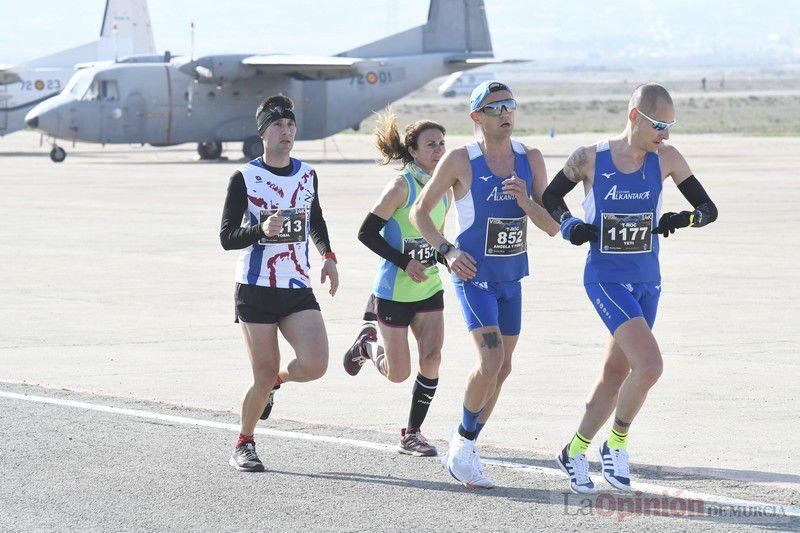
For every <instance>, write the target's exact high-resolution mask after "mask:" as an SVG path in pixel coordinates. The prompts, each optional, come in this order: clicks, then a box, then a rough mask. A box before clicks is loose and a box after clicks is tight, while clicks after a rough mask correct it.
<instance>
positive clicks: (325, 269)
mask: <svg viewBox="0 0 800 533" xmlns="http://www.w3.org/2000/svg"><path fill="white" fill-rule="evenodd" d="M325 278H330V279H331V288H330V289H329V290H328V293H330V295H331V296H335V295H336V291H337V290H338V289H339V271H338V270H336V261H334V260H333V259H326V260H325V262H324V263H322V272H321V275H320V279H319V281H320V283H322V284H324V283H325Z"/></svg>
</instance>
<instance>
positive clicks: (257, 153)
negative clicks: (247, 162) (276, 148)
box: [242, 135, 264, 159]
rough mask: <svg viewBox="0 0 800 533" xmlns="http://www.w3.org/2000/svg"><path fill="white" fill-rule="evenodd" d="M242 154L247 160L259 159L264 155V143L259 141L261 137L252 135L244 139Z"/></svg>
mask: <svg viewBox="0 0 800 533" xmlns="http://www.w3.org/2000/svg"><path fill="white" fill-rule="evenodd" d="M242 153H244V156H245V157H246V158H247V159H255V158H257V157H261V156H262V155H263V154H264V143H263V142H262V141H261V137H259V136H258V135H253V136H251V137H248V138H247V139H245V140H244V142H243V143H242Z"/></svg>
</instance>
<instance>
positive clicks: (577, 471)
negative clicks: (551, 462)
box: [556, 444, 594, 494]
mask: <svg viewBox="0 0 800 533" xmlns="http://www.w3.org/2000/svg"><path fill="white" fill-rule="evenodd" d="M568 451H569V444H567V445H566V446H564V449H563V450H561V453H560V454H558V455H556V463H558V467H559V468H560V469H561V470H563V471H564V473H565V474H567V475H568V476H569V490H571V491H572V492H574V493H575V494H592V493H593V492H594V482H593V481H592V478H590V477H589V461H588V460H587V459H586V454H584V453H581V454H578V455H576V456H575V457H570V456H569V453H567V452H568Z"/></svg>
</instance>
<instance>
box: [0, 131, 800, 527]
mask: <svg viewBox="0 0 800 533" xmlns="http://www.w3.org/2000/svg"><path fill="white" fill-rule="evenodd" d="M597 139H598V136H597V135H596V134H584V135H569V136H560V137H556V138H555V139H549V138H544V137H535V138H523V140H524V141H526V142H528V143H529V144H532V145H534V146H537V147H539V148H541V149H542V151H543V152H544V154H545V157H546V162H547V166H548V170H549V173H550V175H551V176H552V175H553V174H554V173H555V171H556V170H557V169H558V168H560V166H561V165H562V164H563V162H564V160H565V159H566V157H567V156H568V154H569V153H570V152H571V151H572V149H573V148H574V147H575V146H577V145H579V144H588V143H591V142H594V141H596V140H597ZM465 140H466V139H464V138H453V137H450V138H448V143H449V145H450V146H455V145H457V144H459V143H462V142H464V141H465ZM370 141H371V139H370V138H369V137H367V136H360V135H340V136H337V137H335V138H334V140H333V141H328V142H327V143H324V144H323V143H322V142H302V143H298V146H297V150H296V155H297V156H299V157H303V158H307V159H309V160H311V161H313V162H314V164H315V166H316V167H317V169H318V172H319V176H320V190H321V199H322V206H323V209H324V211H325V216H326V219H327V222H328V227H329V230H330V232H331V238H332V241H333V246H334V249H335V251H336V253H337V255H338V257H339V271H340V276H341V281H342V286H341V289H340V293H339V294H338V295H337V296H336V297H335V298H330V297H329V296H328V295H327V293H326V292H325V291H322V290H317V297H318V299H319V301H320V304H321V306H322V309H323V314H324V317H325V320H326V325H327V328H328V333H329V338H330V345H331V360H330V366H329V370H328V373H327V374H326V376H325V377H324V378H323V379H322V380H320V381H318V382H314V383H311V384H304V385H295V384H288V385H286V386H284V387H282V388H281V390H280V392H279V393H278V396H277V400H276V402H277V403H276V406H275V410H274V412H273V419H271V420H270V423H269V424H266V425H264V427H265V428H274V429H278V430H283V431H288V432H290V433H296V434H299V433H304V432H306V433H310V434H320V435H330V436H334V437H336V438H348V439H353V440H356V441H359V442H366V443H374V444H378V445H380V444H382V445H388V446H393V445H394V444H395V443H396V439H397V434H398V431H399V427H400V426H401V425H402V424H403V423H404V422H405V418H406V415H407V405H408V401H409V392H410V383H405V384H401V385H392V384H390V383H388V382H386V381H385V380H384V379H382V378H381V377H380V376H378V375H377V373H376V372H374V369H372V368H365V369H364V371H363V372H362V373H361V374H359V375H358V376H357V377H355V378H351V377H350V376H348V375H346V374H345V373H344V371H343V370H342V368H341V354H342V353H343V352H344V350H346V349H347V347H348V346H349V345H350V343H351V342H352V338H353V335H354V334H355V330H356V329H357V327H358V325H359V324H360V321H359V318H360V314H361V311H362V308H363V305H364V302H365V300H366V298H367V296H368V294H369V287H370V284H371V279H372V275H373V273H374V269H375V266H376V265H377V259H376V258H375V257H374V256H373V255H371V253H369V252H368V251H367V250H366V249H365V248H363V246H362V245H361V244H360V243H358V241H357V240H356V239H355V233H356V230H357V228H358V226H359V224H360V222H361V220H362V219H363V217H364V215H365V213H366V212H367V210H368V209H369V208H370V206H371V205H372V202H373V201H374V199H375V198H376V197H377V195H378V193H379V192H380V190H381V189H382V188H383V185H384V184H385V182H386V180H388V179H389V178H390V177H391V176H392V175H393V174H394V172H395V171H394V170H393V169H392V168H380V167H377V166H376V165H375V164H374V163H373V160H374V157H375V153H374V150H373V149H372V148H371V146H370ZM673 142H674V144H675V145H676V146H678V147H679V148H680V149H681V151H682V152H683V153H684V155H685V156H686V157H687V159H688V161H689V163H690V165H691V166H692V169H693V171H694V173H695V174H696V175H697V176H698V177H699V178H700V179H701V181H702V182H703V183H704V184H705V185H706V188H707V189H708V190H709V192H710V194H711V196H712V198H714V200H715V202H716V203H717V205H718V207H719V210H720V219H719V221H718V222H716V223H715V224H713V225H711V226H709V227H706V228H702V229H699V230H692V229H689V230H682V231H679V232H678V233H676V234H675V235H673V236H672V237H670V239H669V240H668V241H667V242H666V243H664V244H663V245H662V253H661V260H662V274H663V277H664V283H663V285H664V292H663V296H662V298H661V305H660V310H659V317H658V320H657V324H656V328H655V333H656V337H657V338H658V340H659V343H660V346H661V349H662V352H663V353H664V358H665V372H664V375H663V377H662V378H661V381H660V382H659V383H658V384H657V385H656V387H655V388H654V390H653V391H652V392H651V394H650V397H649V398H648V401H647V403H646V404H645V407H644V408H643V410H642V412H641V413H640V415H639V416H638V417H637V419H636V422H635V424H634V426H633V427H632V433H631V445H630V451H631V455H632V466H633V473H634V476H635V477H636V479H638V480H639V481H640V482H641V483H643V484H645V485H647V486H655V487H659V488H661V487H667V488H670V490H676V491H680V490H684V491H694V493H700V494H703V495H706V496H713V498H712V499H716V500H724V501H728V500H725V499H726V498H728V499H730V498H734V499H740V500H747V501H750V502H757V503H760V504H765V505H766V504H775V505H782V506H784V507H785V510H786V509H788V511H786V513H788V514H787V515H786V516H784V517H771V518H768V519H764V520H761V521H757V520H756V521H754V520H751V519H750V518H748V517H746V516H741V513H740V516H726V517H720V516H717V517H691V518H689V517H686V516H677V517H653V516H643V515H641V514H636V513H634V516H630V517H628V516H626V517H623V519H622V520H621V521H620V520H619V519H618V518H619V517H618V516H617V515H615V514H613V513H612V515H609V516H601V515H600V514H598V513H595V515H588V516H583V515H580V516H579V515H576V514H575V513H572V511H574V510H576V509H580V508H581V506H580V504H579V503H574V502H568V504H567V505H565V504H564V493H563V491H564V489H566V479H565V478H561V477H559V476H557V475H554V474H553V473H552V472H550V473H547V472H545V471H539V470H535V469H525V468H520V467H518V466H513V465H532V466H536V467H541V468H546V469H550V470H551V471H552V469H553V466H554V465H553V463H552V461H551V459H550V458H551V456H552V455H554V454H555V453H556V452H557V451H558V450H559V449H560V448H561V447H562V446H563V445H564V443H565V442H566V440H567V439H568V438H570V436H571V435H572V433H573V432H574V431H575V427H576V424H577V422H578V420H579V417H580V415H581V412H582V409H583V401H584V399H585V397H586V394H587V393H588V391H589V389H590V387H591V386H592V384H593V382H594V379H595V378H596V375H597V372H598V370H599V364H600V357H601V353H602V343H603V340H604V335H605V333H604V328H603V326H602V323H601V322H600V320H599V318H598V317H597V316H596V315H595V314H594V311H593V310H592V308H591V307H590V305H589V303H588V302H587V301H586V297H585V294H584V291H583V287H582V286H581V273H582V268H583V262H584V259H585V250H580V249H577V248H575V247H572V246H570V245H569V244H568V243H566V242H564V241H563V240H561V239H560V238H558V239H557V238H553V239H551V238H548V237H547V236H545V235H544V234H540V233H536V234H531V235H530V237H529V251H530V257H531V265H532V271H533V276H531V277H529V278H527V279H526V280H525V281H524V283H523V287H524V298H525V299H524V308H523V313H524V315H523V316H524V329H523V333H522V338H521V341H520V344H519V348H518V349H517V353H516V354H515V361H514V371H513V373H512V375H511V377H510V378H509V381H507V383H506V385H505V387H504V390H503V395H502V396H501V399H500V401H499V403H498V405H497V408H496V410H495V415H494V416H493V418H492V419H491V420H490V422H489V424H488V425H487V427H486V429H485V430H484V432H483V433H482V434H481V442H482V446H483V447H485V451H484V452H483V453H484V455H485V456H487V457H491V458H494V459H497V460H498V461H506V462H509V463H513V464H512V465H511V466H508V465H506V466H503V465H500V464H493V465H490V467H489V468H490V472H491V475H492V477H493V478H494V479H495V482H496V483H498V485H500V486H501V488H498V489H496V490H494V491H490V492H487V493H478V494H475V493H470V492H468V491H465V490H464V489H462V488H460V487H458V486H457V485H455V484H454V482H453V481H452V479H451V478H450V477H449V476H448V475H447V474H446V473H445V471H444V470H443V469H442V467H441V465H439V464H438V463H437V462H436V461H433V460H414V459H411V458H407V457H401V456H398V455H396V454H394V453H393V452H387V451H386V450H383V451H381V450H380V449H378V450H374V449H372V448H369V447H367V448H364V447H361V445H358V446H356V445H353V444H352V443H351V444H342V443H338V441H331V442H327V441H314V440H299V439H292V438H287V437H286V436H281V435H280V434H272V435H270V434H265V435H263V436H260V437H259V448H260V449H261V450H264V449H266V456H267V457H268V468H269V470H270V472H268V473H267V474H265V475H262V476H246V475H245V476H242V475H239V474H237V473H236V472H233V471H232V470H231V469H230V468H229V467H228V466H227V458H228V455H229V453H230V447H231V445H232V439H233V436H234V432H233V430H231V429H230V428H228V429H225V428H218V427H211V428H209V427H205V426H196V425H191V424H184V423H182V422H181V423H177V422H176V423H173V422H169V421H167V422H165V421H159V420H157V419H153V420H150V419H142V418H138V417H135V416H133V417H132V416H129V415H126V414H114V413H110V412H97V411H93V410H90V409H84V408H81V407H74V406H69V405H59V404H48V403H42V402H40V401H36V402H31V401H27V400H24V399H20V398H17V397H12V396H8V395H6V396H3V395H2V394H0V403H1V404H2V407H1V408H0V412H2V417H3V423H2V432H3V440H2V442H3V443H4V445H3V447H2V448H3V452H2V453H3V454H2V456H0V457H2V459H0V461H1V462H2V465H1V466H2V473H3V479H4V483H2V489H0V490H2V492H3V501H7V502H11V503H12V504H13V506H11V507H9V508H8V509H12V512H11V513H3V514H2V517H0V528H2V529H4V530H6V529H15V530H33V529H70V528H76V527H82V528H83V529H87V530H95V529H101V528H108V527H111V528H112V529H237V527H238V528H241V527H247V526H248V525H250V526H254V527H260V528H263V529H268V528H270V527H271V526H273V525H274V526H275V527H276V528H277V527H278V526H280V527H281V528H282V529H287V528H289V529H316V530H330V529H337V530H397V529H408V528H409V527H411V528H417V527H418V528H425V529H432V530H457V529H464V528H466V527H477V528H478V529H492V530H513V529H531V528H532V527H535V526H539V527H541V526H543V525H544V526H547V527H548V529H578V528H581V529H584V528H586V527H590V528H592V529H594V528H601V527H608V525H606V524H612V523H613V526H611V527H615V528H616V527H619V528H622V529H623V530H624V529H626V528H631V529H633V528H635V529H637V530H641V529H653V530H655V529H658V530H665V529H675V530H686V529H695V528H697V529H724V530H731V529H737V528H739V527H748V528H749V527H753V526H757V527H763V528H769V529H791V528H797V527H800V525H798V523H797V518H792V517H791V515H792V513H793V512H795V511H793V510H796V508H797V507H798V505H799V504H800V475H798V473H800V455H799V454H797V453H796V450H797V449H798V446H799V445H800V433H799V432H798V430H797V424H796V420H797V415H796V412H797V405H798V398H799V397H800V385H798V380H797V376H798V375H800V362H799V361H798V357H797V356H798V346H800V333H798V329H797V327H796V319H797V316H798V308H799V307H800V305H799V304H798V301H799V300H798V296H800V294H799V293H800V289H798V286H797V283H796V278H797V274H798V267H797V263H798V252H797V250H798V245H800V239H798V237H797V236H796V233H795V232H794V227H795V226H796V224H795V223H796V222H798V221H799V220H798V214H797V210H796V205H798V203H800V190H798V187H797V183H798V179H799V178H800V175H799V174H800V170H798V165H797V162H798V161H797V154H798V153H800V139H798V138H738V137H725V136H685V135H684V136H676V137H674V140H673ZM64 147H65V148H66V149H67V151H68V153H69V155H68V158H67V160H66V162H64V163H63V164H61V165H55V164H53V163H51V162H50V160H49V159H48V158H47V156H46V153H45V152H46V150H45V149H43V148H40V147H39V146H38V136H35V135H32V134H30V133H20V134H15V135H13V136H9V137H6V138H3V139H0V162H1V163H0V185H2V189H1V190H2V195H0V210H2V214H3V220H4V224H3V226H4V230H5V231H3V232H2V234H0V251H1V253H0V279H2V280H3V282H2V284H0V294H1V295H2V302H3V305H2V306H0V323H2V324H3V328H2V329H0V380H1V381H2V382H3V383H0V393H5V394H20V395H25V394H28V395H35V396H37V397H42V398H65V399H72V400H76V399H77V400H79V401H82V402H86V403H90V404H98V405H109V406H117V407H120V408H131V406H134V407H135V408H137V409H141V410H143V411H147V412H155V413H165V412H166V413H174V412H178V413H180V414H181V416H183V417H186V418H190V419H199V420H216V421H218V422H219V423H224V424H228V425H231V424H235V423H236V420H237V415H236V411H237V409H238V405H239V401H240V399H241V395H242V393H243V392H244V389H245V387H246V383H247V380H248V379H249V369H248V365H247V360H246V356H245V354H244V351H243V346H242V343H241V339H240V336H239V331H238V329H237V327H238V326H236V325H235V324H233V323H232V318H233V302H232V293H233V272H234V266H235V261H236V253H234V252H225V251H223V250H222V249H221V247H220V246H219V241H218V231H219V218H220V213H221V207H222V201H223V199H224V194H225V188H226V185H227V180H228V177H229V176H230V174H231V173H232V172H233V171H234V170H235V168H236V167H237V166H238V165H239V164H241V162H240V161H238V158H239V157H240V152H239V149H240V146H239V145H238V144H231V145H230V146H229V147H228V150H227V151H226V155H229V156H230V157H231V158H232V159H235V160H231V161H220V162H211V163H209V162H197V161H194V151H193V148H192V147H188V146H187V147H177V148H169V149H153V148H149V147H144V148H141V147H127V146H109V147H107V148H105V149H104V148H102V147H99V146H91V145H79V146H78V147H77V148H76V149H74V150H73V149H71V147H70V146H69V145H68V144H66V143H65V144H64ZM579 196H580V195H579V194H577V193H573V194H572V195H570V197H569V198H568V200H569V202H568V203H569V204H570V206H571V208H573V210H574V211H576V212H580V210H579V209H578V205H579V202H580V198H579ZM684 205H686V204H685V201H684V200H683V199H682V197H681V196H680V193H678V192H677V188H676V187H674V186H670V185H669V184H667V187H666V191H665V198H664V208H665V210H679V209H682V208H683V206H684ZM453 222H454V221H453V216H452V215H451V217H450V219H449V221H448V227H449V228H450V231H451V233H452V230H453V228H454V223H453ZM315 259H316V258H314V259H312V268H313V269H314V271H315V272H317V273H318V267H319V261H315ZM446 287H447V289H446V293H445V299H446V302H447V303H446V309H445V322H446V340H445V347H444V351H443V364H442V368H441V379H440V386H439V390H438V392H437V396H436V398H435V400H434V401H433V404H432V406H431V411H430V414H429V416H428V420H427V421H426V427H425V432H426V434H427V435H429V436H430V437H432V438H434V439H436V440H437V441H438V442H439V444H440V445H441V447H442V448H444V447H446V446H445V442H444V441H445V440H446V438H447V435H448V434H449V431H450V429H451V428H452V426H453V425H455V423H456V422H457V421H458V419H459V416H460V403H461V395H462V393H463V385H464V379H465V377H466V375H467V373H468V371H469V369H470V368H471V366H472V364H473V361H474V355H473V352H472V347H471V341H470V339H469V337H468V336H467V335H466V331H465V328H464V326H463V322H462V320H461V317H460V313H459V311H458V310H457V308H456V307H455V306H454V305H452V303H453V302H454V297H453V293H452V289H451V287H450V285H449V283H446ZM282 349H283V354H284V357H286V356H287V355H288V354H290V353H291V351H290V348H289V347H288V345H285V344H284V345H282ZM65 390H66V391H69V392H64V391H65ZM231 427H233V426H231ZM606 432H607V429H603V430H602V431H601V433H600V435H599V436H598V439H600V436H602V435H605V433H606ZM66 436H71V437H72V440H71V441H67V442H65V441H64V438H66ZM32 446H33V447H34V448H33V449H31V447H32ZM379 448H380V446H379ZM262 453H264V452H263V451H262ZM595 478H596V479H595V480H596V481H597V475H595ZM6 481H7V482H6ZM261 484H263V486H260V485H261ZM648 484H649V485H648ZM651 488H652V487H651ZM243 489H244V490H243ZM479 498H484V499H483V500H481V501H479V500H478V499H479ZM558 498H561V499H560V500H559V499H558ZM709 501H710V500H709ZM553 502H556V503H553ZM112 503H113V508H111V509H110V507H112V506H111V505H110V504H112ZM762 518H763V517H762ZM748 520H749V521H748ZM113 524H115V526H110V525H113Z"/></svg>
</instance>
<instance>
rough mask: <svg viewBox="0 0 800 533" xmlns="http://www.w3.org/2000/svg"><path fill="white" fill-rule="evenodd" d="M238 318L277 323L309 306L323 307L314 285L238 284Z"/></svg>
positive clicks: (310, 307) (254, 321) (259, 322)
mask: <svg viewBox="0 0 800 533" xmlns="http://www.w3.org/2000/svg"><path fill="white" fill-rule="evenodd" d="M234 299H235V301H236V320H234V322H239V321H240V320H241V321H242V322H249V323H252V324H277V323H278V321H279V320H280V319H281V318H284V317H287V316H289V315H291V314H293V313H297V312H299V311H305V310H306V309H316V310H317V311H319V304H318V303H317V299H316V297H314V292H313V291H312V289H311V288H303V289H286V288H278V287H262V286H261V285H246V284H244V283H237V284H236V293H235V296H234Z"/></svg>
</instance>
